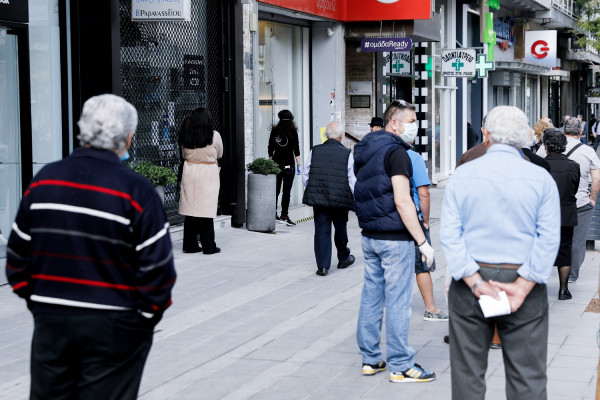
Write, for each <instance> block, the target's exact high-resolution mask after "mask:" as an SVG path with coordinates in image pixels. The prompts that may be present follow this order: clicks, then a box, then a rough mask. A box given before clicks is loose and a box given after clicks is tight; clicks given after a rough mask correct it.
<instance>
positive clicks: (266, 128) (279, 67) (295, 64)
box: [254, 20, 310, 206]
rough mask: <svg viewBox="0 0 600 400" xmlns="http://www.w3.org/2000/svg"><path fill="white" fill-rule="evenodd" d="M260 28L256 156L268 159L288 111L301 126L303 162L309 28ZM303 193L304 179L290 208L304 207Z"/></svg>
mask: <svg viewBox="0 0 600 400" xmlns="http://www.w3.org/2000/svg"><path fill="white" fill-rule="evenodd" d="M258 25H259V29H258V71H259V77H258V79H259V90H258V92H259V93H258V96H259V98H258V101H259V114H258V115H259V121H258V131H257V132H256V133H255V137H254V156H255V157H265V158H267V157H268V145H269V136H270V134H271V129H272V127H273V126H274V125H276V124H277V123H278V122H279V118H278V117H277V114H278V113H279V112H280V111H281V110H285V109H287V110H290V111H291V112H292V114H293V115H294V122H295V123H296V126H297V127H298V139H299V142H300V153H301V154H300V158H301V160H302V162H304V159H305V158H306V156H307V154H304V153H305V151H304V149H305V148H307V147H308V146H305V143H306V144H308V142H309V127H310V122H309V121H310V109H309V105H308V99H309V93H308V90H309V84H308V80H309V79H308V75H309V67H308V37H309V28H307V27H302V26H297V25H290V24H287V23H280V22H274V21H265V20H260V21H259V23H258ZM303 193H304V190H303V187H302V180H301V179H294V184H293V186H292V193H291V199H290V205H291V206H296V205H300V204H302V194H303ZM277 204H278V205H280V204H281V202H280V201H278V202H277Z"/></svg>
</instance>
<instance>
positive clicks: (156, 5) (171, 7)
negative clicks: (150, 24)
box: [131, 0, 192, 21]
mask: <svg viewBox="0 0 600 400" xmlns="http://www.w3.org/2000/svg"><path fill="white" fill-rule="evenodd" d="M191 15H192V12H191V3H190V0H131V20H132V21H190V20H191Z"/></svg>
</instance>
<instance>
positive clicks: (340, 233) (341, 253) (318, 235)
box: [313, 206, 350, 269]
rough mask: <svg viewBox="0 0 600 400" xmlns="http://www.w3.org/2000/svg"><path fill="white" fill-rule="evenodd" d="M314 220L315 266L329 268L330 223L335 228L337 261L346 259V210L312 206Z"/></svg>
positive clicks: (334, 237)
mask: <svg viewBox="0 0 600 400" xmlns="http://www.w3.org/2000/svg"><path fill="white" fill-rule="evenodd" d="M313 212H314V220H315V258H316V260H317V268H325V269H329V267H330V266H331V224H332V223H333V227H334V228H335V233H334V235H333V242H334V243H335V247H336V249H337V258H338V261H346V259H347V258H348V256H350V249H349V248H348V247H347V245H348V232H347V229H346V225H347V223H348V210H345V209H341V208H332V207H320V206H314V207H313Z"/></svg>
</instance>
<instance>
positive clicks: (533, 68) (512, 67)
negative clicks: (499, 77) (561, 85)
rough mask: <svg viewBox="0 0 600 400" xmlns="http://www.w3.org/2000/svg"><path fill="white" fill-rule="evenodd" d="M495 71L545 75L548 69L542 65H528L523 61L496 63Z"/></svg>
mask: <svg viewBox="0 0 600 400" xmlns="http://www.w3.org/2000/svg"><path fill="white" fill-rule="evenodd" d="M495 63H496V65H495V67H496V68H495V70H496V71H498V70H509V71H514V72H522V73H525V74H533V75H545V74H546V73H547V72H548V71H550V69H549V68H548V67H545V66H543V65H536V64H530V63H527V62H524V61H496V62H495Z"/></svg>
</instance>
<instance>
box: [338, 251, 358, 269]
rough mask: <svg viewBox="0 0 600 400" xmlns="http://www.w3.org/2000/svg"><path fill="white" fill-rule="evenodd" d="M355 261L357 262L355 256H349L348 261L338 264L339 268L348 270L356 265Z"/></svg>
mask: <svg viewBox="0 0 600 400" xmlns="http://www.w3.org/2000/svg"><path fill="white" fill-rule="evenodd" d="M355 260H356V258H354V256H353V255H352V254H350V255H349V256H348V258H346V261H340V262H339V263H338V268H340V269H343V268H348V267H349V266H351V265H352V264H354V261H355Z"/></svg>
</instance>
